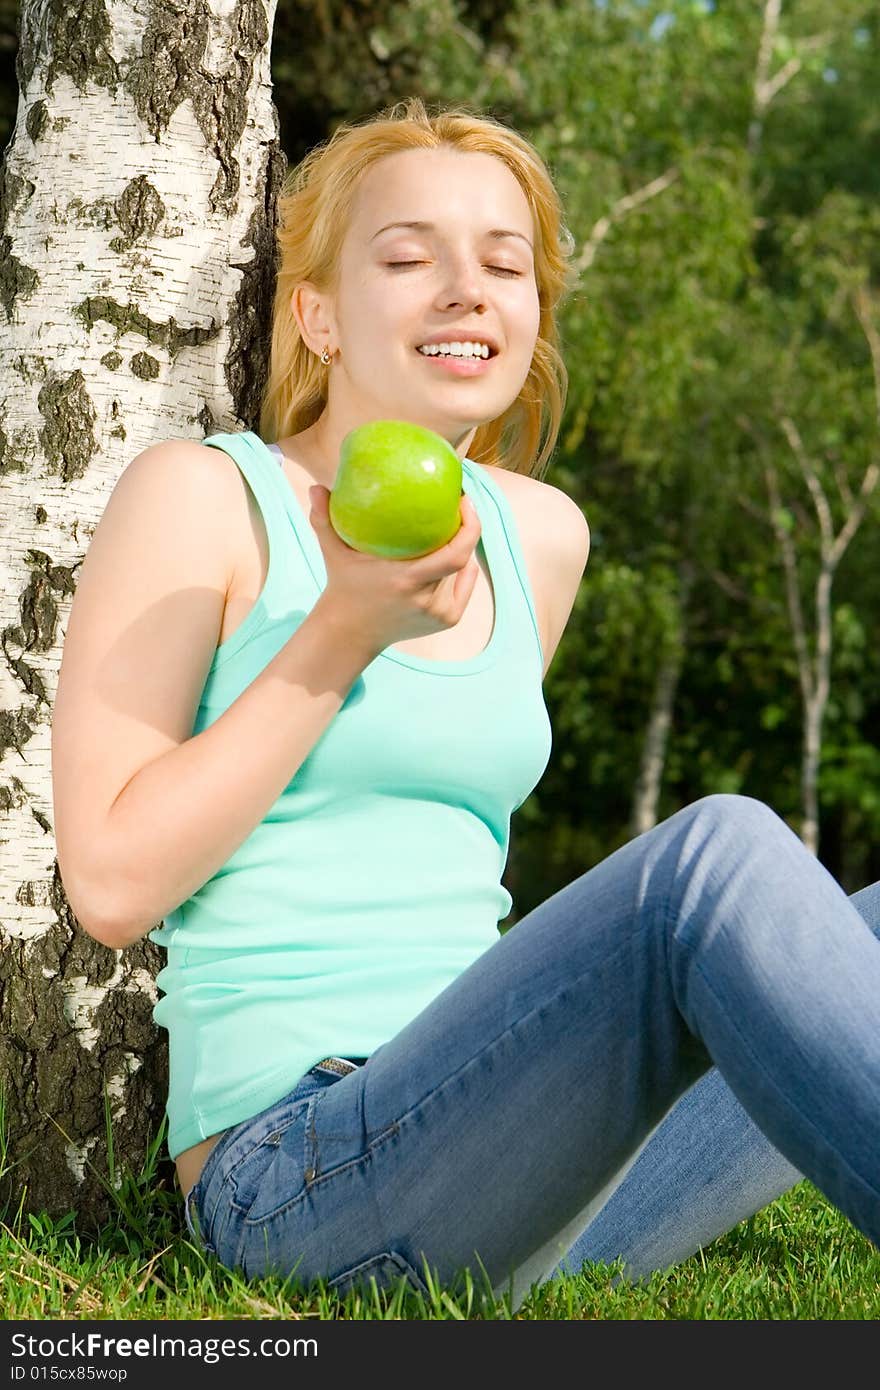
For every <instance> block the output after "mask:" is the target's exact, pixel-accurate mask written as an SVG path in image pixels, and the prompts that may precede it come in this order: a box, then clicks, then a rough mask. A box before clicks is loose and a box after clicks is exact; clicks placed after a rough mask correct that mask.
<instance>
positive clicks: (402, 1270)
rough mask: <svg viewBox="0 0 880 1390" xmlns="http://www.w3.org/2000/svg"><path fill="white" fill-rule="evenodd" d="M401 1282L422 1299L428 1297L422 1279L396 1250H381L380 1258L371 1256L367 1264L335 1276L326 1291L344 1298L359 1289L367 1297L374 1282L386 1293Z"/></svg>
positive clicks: (361, 1262)
mask: <svg viewBox="0 0 880 1390" xmlns="http://www.w3.org/2000/svg"><path fill="white" fill-rule="evenodd" d="M401 1279H404V1280H405V1281H406V1283H407V1285H408V1287H409V1288H411V1289H414V1290H415V1291H416V1292H417V1293H420V1294H421V1295H422V1296H423V1297H424V1298H428V1297H429V1292H428V1287H427V1285H426V1283H425V1281H424V1279H423V1278H422V1276H421V1275H420V1274H418V1273H417V1271H416V1270H415V1268H414V1267H413V1266H412V1265H411V1264H410V1262H409V1261H408V1260H407V1259H405V1258H404V1256H403V1255H401V1254H400V1252H399V1251H397V1250H383V1251H382V1252H381V1254H378V1255H373V1256H372V1257H371V1258H370V1259H368V1260H361V1261H360V1263H359V1264H356V1265H352V1266H351V1268H350V1269H346V1270H343V1272H342V1273H341V1274H336V1275H334V1277H333V1278H332V1279H330V1280H328V1287H329V1288H331V1289H332V1290H333V1291H334V1293H337V1294H346V1293H348V1292H349V1291H350V1290H352V1289H362V1290H363V1292H364V1293H369V1292H370V1287H371V1281H372V1280H375V1281H376V1287H377V1288H378V1289H388V1288H393V1287H394V1286H395V1285H396V1284H397V1283H398V1282H399V1280H401Z"/></svg>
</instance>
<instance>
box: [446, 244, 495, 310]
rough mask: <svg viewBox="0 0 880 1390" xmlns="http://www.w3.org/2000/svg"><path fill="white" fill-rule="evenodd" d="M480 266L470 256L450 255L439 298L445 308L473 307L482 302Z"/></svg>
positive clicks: (478, 305)
mask: <svg viewBox="0 0 880 1390" xmlns="http://www.w3.org/2000/svg"><path fill="white" fill-rule="evenodd" d="M483 293H484V291H483V285H482V282H481V279H480V266H479V264H478V263H477V262H475V261H474V259H473V257H472V256H468V255H460V256H450V257H449V260H448V261H447V263H446V269H445V272H444V275H443V288H442V290H441V291H440V298H441V301H442V303H443V305H444V306H445V307H447V308H468V309H470V308H475V307H480V306H482V304H483Z"/></svg>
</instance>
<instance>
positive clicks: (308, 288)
mask: <svg viewBox="0 0 880 1390" xmlns="http://www.w3.org/2000/svg"><path fill="white" fill-rule="evenodd" d="M290 310H291V313H292V314H293V317H294V318H295V319H296V322H297V325H298V327H299V331H300V334H301V335H302V340H303V342H304V343H305V345H306V347H307V348H310V349H311V351H312V352H315V353H319V352H320V351H321V349H322V348H323V347H324V346H325V345H328V346H330V347H331V348H332V347H334V346H335V345H336V322H335V319H334V316H333V300H332V297H331V296H330V295H328V294H322V293H321V291H320V290H318V289H316V287H315V286H314V285H313V284H311V283H310V281H308V280H303V281H302V282H301V283H300V284H298V285H297V286H296V288H295V289H294V291H293V293H292V294H291V296H290Z"/></svg>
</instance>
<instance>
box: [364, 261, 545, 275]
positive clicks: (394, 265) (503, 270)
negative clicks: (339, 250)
mask: <svg viewBox="0 0 880 1390" xmlns="http://www.w3.org/2000/svg"><path fill="white" fill-rule="evenodd" d="M385 264H386V265H387V267H388V269H389V270H401V269H403V268H405V267H406V266H408V265H427V261H386V262H385ZM486 269H487V270H494V271H495V272H496V274H498V275H521V274H522V271H521V270H509V269H508V268H507V266H503V265H487V266H486Z"/></svg>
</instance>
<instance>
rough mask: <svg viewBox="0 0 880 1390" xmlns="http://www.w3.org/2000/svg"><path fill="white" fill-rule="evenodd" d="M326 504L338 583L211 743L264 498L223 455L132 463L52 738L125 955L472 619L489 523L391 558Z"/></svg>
mask: <svg viewBox="0 0 880 1390" xmlns="http://www.w3.org/2000/svg"><path fill="white" fill-rule="evenodd" d="M318 492H319V494H320V496H319V498H318V510H317V513H316V515H315V523H313V524H316V528H317V530H318V535H319V540H320V542H321V544H322V547H323V549H324V553H325V557H326V558H327V561H328V573H329V582H328V585H327V587H326V588H325V590H324V591H323V593H322V594H321V596H320V597H319V599H318V601H317V603H316V604H315V605H314V607H313V609H312V610H311V612H310V613H309V614H308V615H307V616H306V618H305V619H304V621H303V622H302V623H301V625H300V627H299V628H298V629H297V631H296V632H295V633H294V634H293V635H292V636H291V637H290V638H289V639H288V641H287V642H286V643H285V645H284V646H283V647H282V649H281V650H280V651H279V652H278V653H277V655H276V656H275V657H274V658H273V659H272V660H271V661H270V662H269V663H268V664H267V665H266V667H265V668H264V669H263V670H262V671H261V672H260V674H259V675H258V676H257V677H256V678H255V680H254V681H253V682H252V683H251V684H250V685H249V686H248V687H247V688H246V689H245V690H244V691H242V693H241V694H240V695H239V696H238V698H237V699H236V700H234V701H233V702H232V704H231V705H230V706H229V707H228V709H226V710H224V712H223V713H222V715H220V717H219V718H218V719H217V720H216V721H215V722H214V723H212V724H211V725H209V727H208V728H206V729H204V730H202V731H201V732H200V733H198V734H196V735H193V734H192V728H193V724H194V722H195V716H196V713H197V710H198V705H199V699H200V696H201V692H202V690H203V689H204V683H205V679H206V676H207V673H208V670H209V668H210V665H211V661H212V659H213V654H214V651H215V650H216V645H217V639H218V636H219V633H220V630H221V627H222V620H223V612H224V605H225V601H226V594H227V592H228V589H229V585H230V582H231V578H232V575H233V570H234V563H235V555H236V545H235V542H234V539H231V538H234V537H235V536H236V535H240V534H241V530H240V526H239V522H240V521H241V519H242V517H243V516H244V515H245V514H246V510H247V492H246V484H245V483H244V481H243V479H242V477H241V474H240V473H239V470H238V469H237V467H236V466H235V464H234V463H233V461H232V460H231V459H230V458H228V456H226V455H225V454H223V453H221V452H220V451H218V450H215V449H209V448H205V447H204V446H202V445H198V444H194V443H192V442H189V441H182V440H171V441H167V442H165V443H163V444H159V445H154V446H153V447H152V448H150V449H147V450H145V451H144V452H143V453H142V454H140V455H138V457H137V458H136V459H135V460H133V462H132V463H131V464H129V466H128V468H127V469H126V470H125V472H124V473H123V475H122V477H121V478H120V480H119V482H118V483H117V485H116V488H115V489H114V492H113V494H112V496H111V498H110V501H109V502H108V505H107V507H106V508H105V511H104V514H103V516H102V517H101V521H100V523H99V525H98V527H97V529H96V531H95V534H94V536H93V538H92V542H91V545H90V547H89V550H88V553H87V555H86V559H85V562H84V564H83V568H82V572H81V574H80V578H79V583H78V585H77V591H76V595H75V597H74V603H73V607H72V610H71V615H70V622H69V625H68V630H67V634H66V638H65V643H64V652H63V659H62V664H61V674H60V678H59V684H58V692H57V696H56V701H55V709H54V715H53V724H52V781H53V799H54V809H55V839H56V845H57V850H58V863H59V869H60V872H61V878H62V882H63V883H64V888H65V891H66V893H67V897H68V900H69V902H70V905H71V907H72V909H73V911H74V913H75V915H76V917H77V920H78V921H79V923H80V925H81V926H82V927H83V928H84V930H85V931H87V932H88V933H89V935H91V936H93V937H94V938H95V939H96V940H98V941H100V942H102V943H103V944H104V945H105V946H109V947H112V948H115V949H121V948H123V947H125V946H128V945H131V944H132V943H133V942H135V941H137V940H138V939H139V938H140V937H142V936H143V935H145V934H146V932H148V931H149V930H151V929H152V928H153V927H155V926H157V925H158V924H159V922H160V921H161V919H162V918H163V917H164V916H166V915H167V914H168V913H169V912H170V911H172V910H173V909H174V908H175V907H177V906H179V905H180V903H182V902H184V901H185V900H186V899H187V898H189V897H190V896H191V895H192V894H193V893H194V892H195V891H196V890H197V889H198V888H199V887H200V886H201V885H202V884H203V883H206V882H207V881H208V879H210V878H211V877H212V876H213V874H214V873H216V871H217V870H218V869H219V868H220V867H222V865H223V864H224V863H226V861H227V860H228V859H229V858H230V856H231V855H232V854H233V853H234V851H235V850H236V849H237V848H238V847H239V846H240V845H241V844H242V843H243V842H244V841H245V840H246V839H247V837H248V835H250V834H251V832H252V831H253V830H254V829H255V828H256V826H257V825H259V823H260V821H261V820H262V819H263V817H264V816H265V815H266V812H267V811H268V810H269V809H270V808H271V806H272V805H273V804H274V803H275V801H276V800H277V799H278V797H279V796H280V794H281V792H282V791H283V790H284V788H285V786H286V785H287V784H288V782H289V781H290V780H291V778H292V777H294V775H295V774H296V771H297V769H298V768H299V767H300V765H301V764H302V763H303V761H304V760H305V758H306V757H307V756H308V754H309V753H310V751H311V750H312V748H313V747H314V745H315V744H316V743H317V741H318V739H319V738H320V737H321V735H322V734H323V733H324V731H325V730H326V729H327V727H328V725H329V724H330V723H331V721H332V719H333V717H334V716H335V714H336V713H337V712H338V710H339V709H340V707H341V705H342V704H343V703H344V701H345V698H346V695H347V693H348V691H349V690H350V689H351V687H352V685H353V684H354V682H355V680H356V679H357V677H358V675H359V674H360V672H361V671H362V670H363V669H364V668H365V667H366V666H367V665H369V663H370V662H371V661H372V660H373V659H374V658H375V656H376V655H378V653H379V652H381V651H382V650H383V649H384V648H385V647H386V646H387V645H388V644H389V643H390V642H392V641H396V640H399V639H400V638H401V637H402V636H408V635H417V634H419V633H421V632H430V631H436V630H438V629H440V628H443V627H447V626H450V625H452V624H454V623H455V622H457V621H458V618H459V617H460V614H461V612H462V610H463V608H464V606H465V604H466V603H467V599H468V597H469V595H470V593H471V591H472V589H473V584H474V580H475V578H476V572H477V566H476V561H475V560H474V558H473V550H474V547H475V545H476V540H477V537H478V535H479V522H478V519H476V518H475V517H472V516H471V515H470V514H468V515H466V516H465V518H464V524H463V525H462V527H461V530H460V532H459V533H458V534H457V536H456V537H455V538H454V539H453V540H452V541H450V542H449V543H448V545H446V546H444V547H442V548H441V549H440V550H438V551H436V552H434V553H433V554H431V555H429V556H425V557H423V558H421V559H417V560H414V561H406V562H404V561H386V560H379V559H376V558H375V557H371V556H365V555H361V554H359V553H358V552H356V551H353V550H351V549H350V548H349V547H348V546H346V545H345V544H344V543H343V542H342V541H341V540H339V538H338V537H336V536H335V533H334V532H333V531H332V528H330V526H329V523H328V520H327V493H326V489H319V490H318ZM313 510H314V505H313ZM236 514H237V515H238V521H236Z"/></svg>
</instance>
